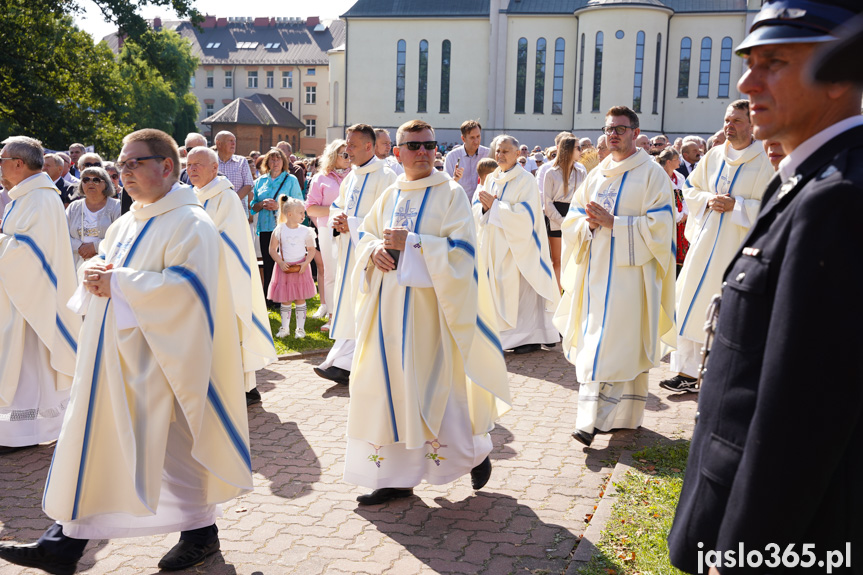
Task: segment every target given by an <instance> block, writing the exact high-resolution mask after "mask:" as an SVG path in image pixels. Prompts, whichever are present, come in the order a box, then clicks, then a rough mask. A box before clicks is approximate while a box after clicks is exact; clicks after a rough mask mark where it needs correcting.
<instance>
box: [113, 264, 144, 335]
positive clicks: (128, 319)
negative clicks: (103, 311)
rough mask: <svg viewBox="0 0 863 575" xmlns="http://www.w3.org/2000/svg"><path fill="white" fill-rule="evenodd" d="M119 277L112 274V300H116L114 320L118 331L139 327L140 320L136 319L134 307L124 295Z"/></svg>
mask: <svg viewBox="0 0 863 575" xmlns="http://www.w3.org/2000/svg"><path fill="white" fill-rule="evenodd" d="M117 278H118V276H117V275H115V274H111V300H112V301H113V302H114V320H115V322H116V324H117V331H120V330H123V329H132V328H133V327H138V320H136V319H135V314H134V313H132V308H131V307H130V306H129V301H128V300H127V299H126V296H125V295H123V290H122V289H120V281H119V280H118V279H117Z"/></svg>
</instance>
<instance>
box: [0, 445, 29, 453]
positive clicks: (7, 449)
mask: <svg viewBox="0 0 863 575" xmlns="http://www.w3.org/2000/svg"><path fill="white" fill-rule="evenodd" d="M31 447H36V446H35V445H22V446H20V447H9V446H8V445H0V455H9V454H10V453H15V452H16V451H21V450H22V449H30V448H31Z"/></svg>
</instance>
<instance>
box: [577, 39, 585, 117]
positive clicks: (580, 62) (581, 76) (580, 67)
mask: <svg viewBox="0 0 863 575" xmlns="http://www.w3.org/2000/svg"><path fill="white" fill-rule="evenodd" d="M582 88H584V34H582V35H581V54H580V55H579V56H578V113H579V114H581V91H582Z"/></svg>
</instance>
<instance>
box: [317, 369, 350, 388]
mask: <svg viewBox="0 0 863 575" xmlns="http://www.w3.org/2000/svg"><path fill="white" fill-rule="evenodd" d="M315 373H316V374H318V376H319V377H323V378H324V379H329V380H330V381H335V382H336V383H338V384H339V385H348V384H349V383H350V381H351V372H350V371H348V370H346V369H342V368H340V367H336V366H334V365H332V366H330V367H328V368H327V369H321V368H319V367H316V368H315Z"/></svg>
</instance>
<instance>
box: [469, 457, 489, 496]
mask: <svg viewBox="0 0 863 575" xmlns="http://www.w3.org/2000/svg"><path fill="white" fill-rule="evenodd" d="M489 477H491V459H489V458H488V457H486V458H485V459H483V460H482V463H480V464H479V465H477V466H476V467H474V468H473V469H471V470H470V486H471V487H473V488H474V489H476V490H477V491H479V490H480V489H482V488H483V487H485V484H486V483H488V478H489Z"/></svg>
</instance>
